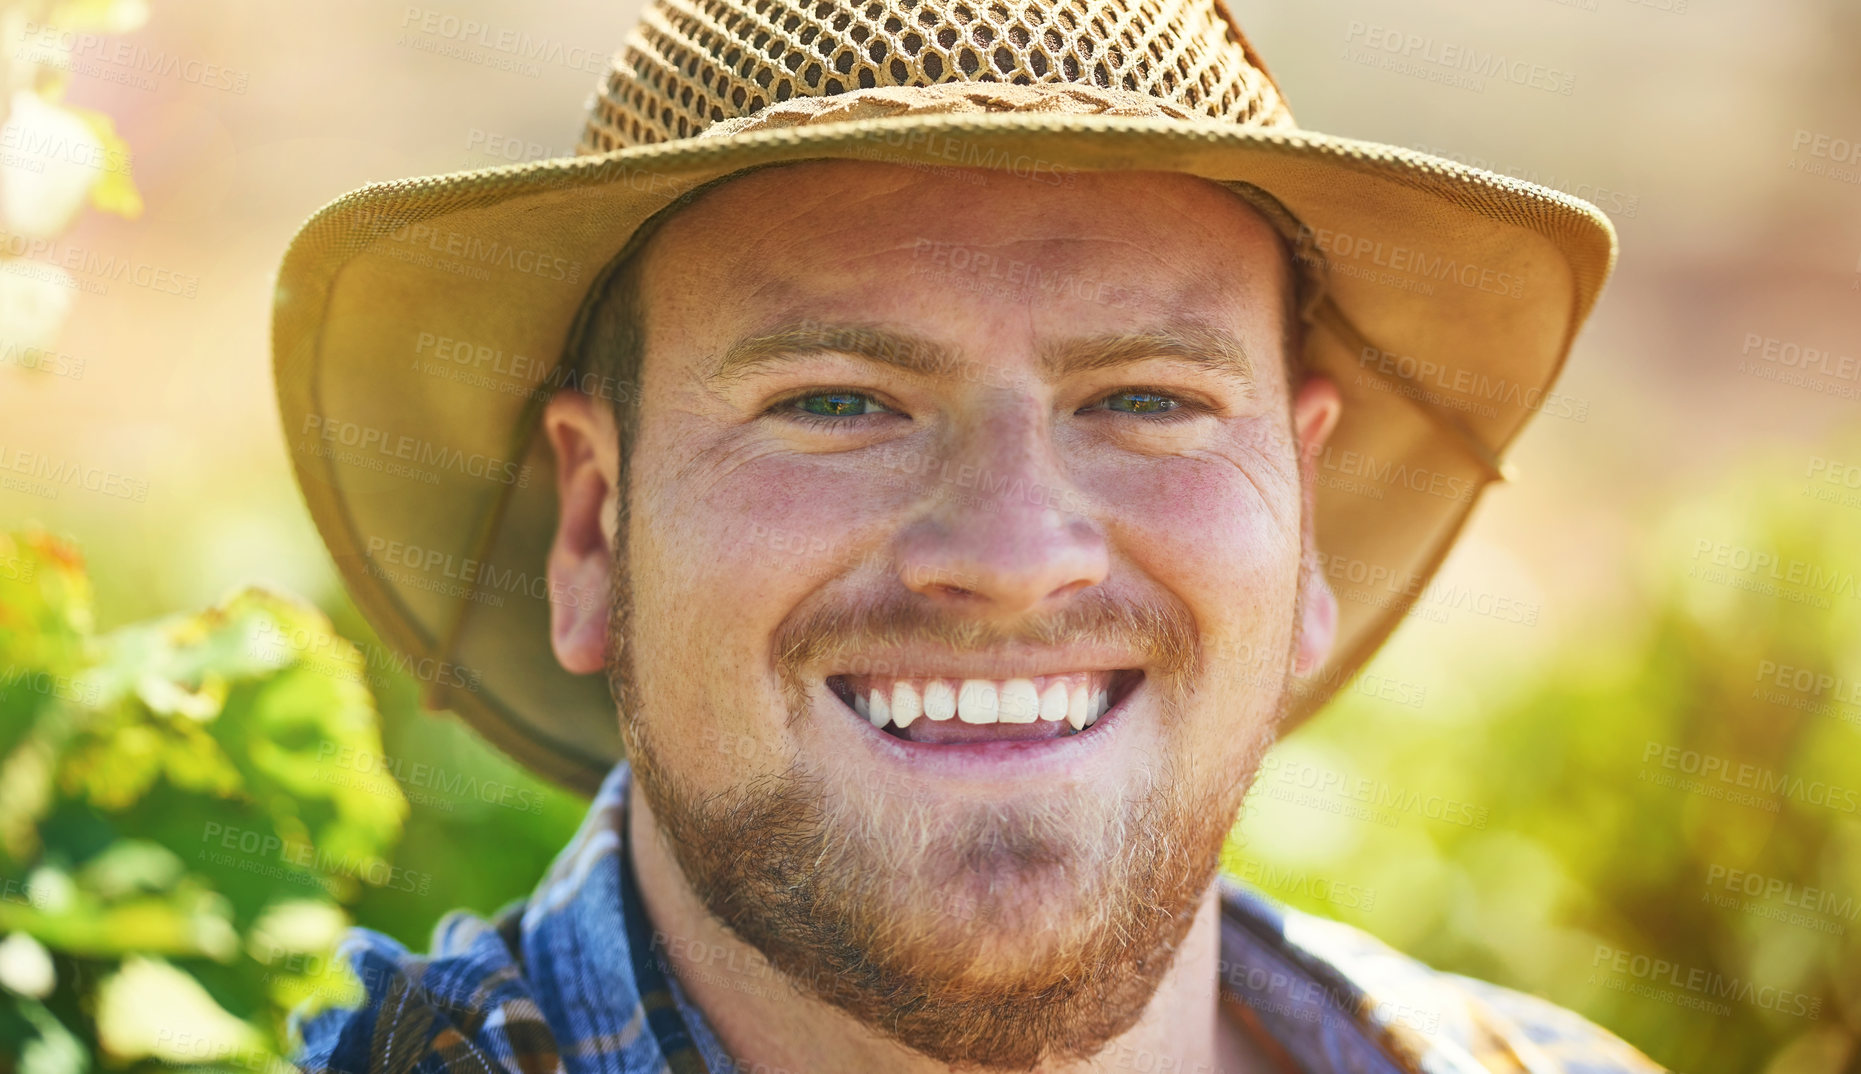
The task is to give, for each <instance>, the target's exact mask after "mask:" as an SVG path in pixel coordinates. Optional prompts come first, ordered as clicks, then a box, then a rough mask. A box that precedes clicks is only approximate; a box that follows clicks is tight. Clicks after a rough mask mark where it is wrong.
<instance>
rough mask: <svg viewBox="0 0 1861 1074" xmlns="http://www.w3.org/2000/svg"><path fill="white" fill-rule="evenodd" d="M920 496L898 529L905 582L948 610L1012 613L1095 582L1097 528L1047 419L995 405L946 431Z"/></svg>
mask: <svg viewBox="0 0 1861 1074" xmlns="http://www.w3.org/2000/svg"><path fill="white" fill-rule="evenodd" d="M939 462H940V465H938V466H935V467H932V468H930V470H929V475H930V476H929V478H928V479H929V480H930V481H932V482H935V483H936V486H937V487H936V489H935V490H934V494H933V495H931V496H929V497H927V499H926V501H923V502H927V503H928V506H927V507H926V508H924V509H923V511H922V513H920V514H919V515H917V516H916V517H914V518H913V519H912V520H911V521H910V522H908V523H907V524H906V526H905V528H904V529H903V530H902V531H901V532H900V533H899V536H898V542H897V556H898V560H897V561H898V565H899V573H900V577H901V580H902V581H903V582H904V584H905V586H906V587H907V588H909V589H911V590H912V591H913V592H915V593H919V594H922V595H924V596H926V597H929V598H930V599H932V600H934V601H937V602H939V603H941V604H945V605H946V606H949V607H950V608H951V609H952V610H961V611H966V612H969V613H971V614H975V615H981V616H987V617H1004V618H1006V617H1012V616H1020V615H1025V614H1027V613H1029V612H1036V611H1040V610H1042V609H1043V607H1045V606H1047V605H1049V604H1057V603H1059V602H1061V601H1063V599H1064V598H1065V597H1066V596H1068V595H1069V594H1072V593H1075V592H1078V591H1080V590H1083V589H1086V588H1087V587H1089V586H1095V585H1098V584H1100V583H1101V582H1103V581H1104V580H1105V579H1106V577H1107V575H1108V574H1109V573H1110V569H1111V556H1110V552H1109V550H1108V549H1107V547H1106V541H1105V534H1104V531H1103V530H1102V529H1101V528H1100V526H1099V525H1098V524H1097V523H1096V522H1095V521H1094V520H1093V519H1091V518H1090V517H1088V516H1087V514H1086V513H1085V511H1084V506H1083V503H1084V501H1083V497H1081V496H1080V495H1079V493H1078V491H1077V490H1076V489H1075V487H1074V486H1073V485H1072V484H1071V482H1070V480H1069V479H1068V478H1067V476H1066V474H1065V472H1064V470H1063V468H1062V466H1061V465H1060V460H1059V458H1058V457H1057V454H1056V451H1055V447H1054V444H1053V442H1052V437H1051V434H1050V432H1049V429H1048V425H1047V422H1046V421H1045V420H1044V417H1043V416H1042V415H1041V414H1040V413H1038V412H1037V410H1036V409H1035V408H1034V407H1032V406H1028V405H1016V406H1003V407H998V408H996V409H995V410H994V411H992V412H991V413H990V414H989V415H987V416H986V417H984V418H982V419H981V420H979V421H977V422H976V423H975V424H974V425H973V426H971V427H970V428H968V429H965V430H964V431H963V432H961V433H959V434H957V435H955V436H954V437H953V438H952V441H951V442H950V443H949V444H948V450H947V453H946V454H945V456H944V458H943V459H941V460H939Z"/></svg>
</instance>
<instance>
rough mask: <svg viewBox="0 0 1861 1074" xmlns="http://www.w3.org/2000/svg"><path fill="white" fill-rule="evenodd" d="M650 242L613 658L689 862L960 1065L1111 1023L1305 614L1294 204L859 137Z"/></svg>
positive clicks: (639, 744)
mask: <svg viewBox="0 0 1861 1074" xmlns="http://www.w3.org/2000/svg"><path fill="white" fill-rule="evenodd" d="M642 256H643V257H644V258H645V261H644V263H643V264H642V266H641V268H642V276H641V278H642V280H643V285H642V286H643V290H642V292H641V302H642V308H643V310H644V314H645V324H646V346H645V360H644V366H643V372H642V388H643V392H642V398H643V399H644V400H645V402H644V403H643V404H642V406H641V411H640V414H639V424H638V432H637V439H636V441H635V443H634V445H633V452H632V455H631V461H630V466H631V478H630V486H629V488H628V489H627V490H625V491H626V495H627V503H628V507H629V511H628V515H627V518H626V519H625V520H624V521H623V522H622V523H621V526H622V527H623V530H622V532H621V533H620V534H619V535H618V536H619V537H620V538H621V540H619V541H617V543H618V544H619V545H620V546H621V547H620V548H619V550H618V552H619V558H618V559H617V561H616V562H615V564H614V569H615V572H616V577H615V582H616V586H615V591H616V594H617V597H618V598H619V599H618V600H617V602H616V608H615V614H614V619H613V622H612V624H611V626H610V628H609V636H608V642H609V645H610V646H611V653H610V661H609V662H610V674H611V675H613V677H614V678H615V680H616V685H617V687H619V695H620V696H622V697H624V698H626V699H627V701H628V703H629V705H630V706H631V707H632V710H633V711H630V712H628V713H625V714H624V716H623V723H624V728H625V731H626V735H627V741H628V753H629V757H630V758H631V760H632V762H633V765H634V769H635V772H636V775H637V776H638V779H639V785H640V789H641V791H642V793H643V794H644V795H645V797H646V800H647V802H648V803H649V805H650V807H651V809H652V812H653V815H654V817H655V818H656V820H657V821H658V823H659V825H660V827H661V829H662V831H664V833H665V834H666V835H667V836H668V837H669V840H670V842H671V844H672V847H673V850H674V853H675V855H676V857H677V858H678V861H679V864H680V867H681V869H682V870H683V872H684V874H685V878H686V880H687V881H688V882H689V884H690V885H691V887H692V889H693V890H694V891H695V892H696V893H697V895H698V896H699V898H700V899H702V900H703V902H704V903H705V905H706V906H707V907H708V908H709V909H710V911H711V912H712V913H713V914H714V915H716V916H717V917H718V918H719V919H721V920H722V921H723V922H724V923H725V924H727V925H729V926H730V927H731V928H732V929H733V930H734V931H735V932H736V933H737V934H738V935H740V936H741V937H743V938H744V939H745V940H746V941H748V942H750V943H752V944H754V945H755V946H756V947H758V948H759V949H760V950H762V951H763V953H764V954H765V955H767V956H768V957H769V958H770V960H771V962H772V963H773V964H774V965H775V966H776V967H777V968H779V969H781V970H783V971H784V972H785V973H787V974H788V975H789V976H790V977H791V978H793V979H794V980H795V981H796V982H797V983H798V985H799V986H800V987H802V988H803V989H804V991H812V992H813V993H814V994H816V995H818V996H820V997H821V998H823V999H826V1000H828V1001H830V1002H833V1003H836V1004H838V1005H839V1006H841V1007H842V1008H844V1009H846V1010H847V1011H849V1012H850V1013H852V1014H854V1015H855V1016H857V1017H859V1018H861V1019H863V1020H865V1021H866V1022H867V1023H869V1024H871V1025H873V1026H874V1027H875V1028H878V1029H880V1030H881V1031H883V1032H886V1033H889V1034H890V1035H892V1036H894V1037H896V1038H897V1039H899V1040H900V1041H902V1042H903V1043H905V1044H907V1045H909V1046H911V1047H914V1048H917V1049H918V1050H920V1051H923V1052H925V1053H926V1054H929V1055H931V1056H933V1057H935V1058H940V1059H944V1060H946V1061H954V1060H958V1059H962V1060H967V1061H970V1062H983V1063H985V1064H986V1063H993V1064H995V1065H1001V1066H1026V1065H1028V1064H1030V1063H1032V1062H1033V1061H1034V1060H1035V1059H1037V1058H1038V1057H1039V1056H1040V1055H1042V1054H1043V1053H1044V1054H1052V1055H1058V1056H1084V1055H1089V1054H1092V1053H1093V1052H1095V1051H1097V1050H1098V1049H1099V1048H1100V1047H1102V1046H1103V1044H1104V1043H1105V1042H1106V1041H1108V1040H1110V1039H1111V1038H1112V1037H1114V1036H1116V1035H1117V1034H1118V1033H1120V1032H1122V1031H1123V1030H1124V1029H1126V1028H1128V1027H1129V1026H1130V1025H1131V1024H1132V1022H1134V1021H1135V1019H1136V1018H1137V1017H1138V1016H1139V1014H1141V1012H1142V1009H1143V1007H1144V1006H1145V1004H1146V1003H1147V1002H1148V1001H1149V999H1150V996H1151V994H1152V992H1153V991H1154V989H1155V987H1156V984H1157V981H1158V980H1159V978H1160V977H1161V975H1162V974H1163V973H1164V972H1165V970H1167V968H1168V966H1169V963H1170V960H1171V958H1172V957H1173V953H1174V949H1175V946H1176V945H1177V943H1178V942H1179V941H1180V940H1181V938H1182V936H1183V934H1184V933H1185V931H1186V930H1187V928H1188V926H1189V924H1190V923H1191V920H1192V918H1193V915H1194V912H1195V910H1196V908H1197V905H1198V904H1199V902H1200V901H1201V899H1202V897H1203V895H1204V894H1205V893H1206V891H1207V888H1208V885H1209V883H1210V882H1211V881H1212V879H1213V875H1214V870H1215V868H1216V861H1217V855H1218V852H1219V849H1220V846H1221V843H1222V840H1223V837H1224V836H1225V834H1226V833H1227V831H1228V830H1229V827H1230V825H1231V824H1232V822H1233V820H1234V816H1235V812H1236V810H1237V809H1238V808H1239V804H1240V800H1241V797H1242V795H1243V793H1244V791H1245V789H1246V786H1247V784H1248V783H1249V781H1250V780H1251V778H1252V774H1253V771H1254V767H1255V765H1256V763H1257V761H1258V759H1259V757H1260V755H1261V753H1262V751H1263V750H1264V749H1265V747H1266V745H1267V743H1268V742H1269V741H1270V739H1271V736H1272V732H1273V729H1274V727H1275V725H1276V722H1277V717H1278V716H1279V714H1280V711H1281V704H1282V701H1283V700H1284V697H1285V687H1286V677H1287V674H1288V671H1289V668H1290V666H1291V659H1292V656H1293V654H1294V651H1295V642H1296V641H1297V640H1298V639H1297V637H1296V634H1297V631H1296V629H1295V627H1296V625H1297V621H1298V620H1297V614H1298V611H1297V610H1298V607H1299V604H1300V601H1299V597H1300V586H1301V583H1302V572H1301V553H1302V540H1301V532H1302V526H1301V521H1302V517H1303V514H1304V512H1303V509H1302V505H1303V499H1302V488H1301V480H1300V468H1299V456H1298V443H1297V440H1296V438H1295V432H1294V428H1293V422H1292V421H1289V417H1288V415H1289V396H1288V391H1289V388H1288V385H1287V383H1286V380H1285V375H1284V372H1283V369H1282V338H1283V335H1282V333H1283V329H1284V325H1283V324H1282V315H1281V309H1282V306H1283V298H1284V291H1283V289H1284V288H1286V287H1287V286H1289V281H1288V276H1287V272H1286V268H1285V260H1284V255H1283V253H1282V252H1281V248H1280V246H1279V243H1278V240H1277V238H1276V236H1275V235H1274V234H1273V232H1272V230H1271V228H1270V227H1269V226H1268V225H1267V223H1266V222H1265V221H1264V220H1263V219H1262V218H1261V217H1259V216H1258V215H1257V214H1256V213H1255V212H1253V211H1252V210H1251V209H1249V208H1247V207H1246V206H1245V205H1244V204H1243V203H1242V202H1240V201H1239V199H1238V198H1236V197H1235V196H1233V195H1232V194H1230V193H1228V192H1227V191H1224V190H1222V189H1220V188H1218V187H1216V186H1214V185H1213V184H1210V183H1206V182H1204V181H1201V180H1198V179H1194V178H1190V177H1183V176H1174V175H1140V174H1133V173H1108V174H1080V175H1076V176H1069V177H1067V178H1066V181H1065V182H1064V183H1063V184H1062V185H1058V186H1048V185H1044V184H1038V183H1031V182H1026V181H1019V180H1015V179H1012V178H1008V177H1005V176H1002V175H999V174H994V173H987V172H979V171H977V172H969V171H955V170H947V171H938V172H926V171H920V170H913V169H906V168H901V167H895V166H888V165H879V164H867V163H850V162H836V163H815V164H804V165H795V166H789V167H784V168H778V169H772V170H768V171H763V172H758V173H753V174H750V175H748V176H745V177H741V178H738V179H736V180H734V181H731V182H729V183H727V184H724V185H722V186H720V187H718V188H716V189H715V190H713V191H711V192H710V193H708V194H706V195H704V196H703V197H702V198H700V199H699V200H697V201H696V202H694V203H693V204H692V205H690V206H689V207H687V208H685V209H684V210H682V211H681V212H680V213H679V214H678V215H676V216H675V217H673V218H672V219H671V220H670V221H668V222H667V224H666V225H665V227H664V228H663V230H661V231H660V233H659V234H658V235H657V236H656V237H655V238H654V239H653V240H652V241H651V243H650V244H649V245H648V246H647V247H646V249H645V251H644V253H643V255H642ZM1332 399H1333V400H1335V396H1333V397H1332ZM1329 416H1335V402H1333V403H1332V410H1331V413H1330V415H1329ZM1329 416H1328V417H1326V418H1325V419H1323V420H1321V421H1318V422H1317V423H1316V424H1317V425H1318V426H1322V427H1323V428H1327V429H1328V427H1329ZM1318 435H1319V436H1321V437H1322V435H1323V434H1322V432H1320V433H1319V434H1318ZM1310 581H1311V584H1314V585H1316V584H1322V583H1318V582H1317V581H1316V580H1315V579H1312V580H1310ZM559 650H560V644H559ZM953 708H954V710H955V711H954V714H952V711H951V710H952V709H953ZM907 718H908V722H906V721H907ZM881 721H884V722H885V726H883V727H880V726H875V724H877V723H879V722H881ZM901 722H903V723H904V726H902V727H901V726H900V723H901Z"/></svg>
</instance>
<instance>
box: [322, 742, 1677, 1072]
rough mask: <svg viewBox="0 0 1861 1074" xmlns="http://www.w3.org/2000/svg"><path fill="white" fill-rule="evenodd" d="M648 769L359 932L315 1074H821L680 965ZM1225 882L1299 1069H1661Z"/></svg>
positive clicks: (1239, 932) (1235, 989)
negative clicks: (421, 933)
mask: <svg viewBox="0 0 1861 1074" xmlns="http://www.w3.org/2000/svg"><path fill="white" fill-rule="evenodd" d="M629 778H630V770H629V769H628V767H627V765H626V764H624V763H622V764H621V765H619V766H617V767H616V768H615V769H614V771H613V772H612V773H611V774H610V775H609V776H608V778H607V780H606V782H605V783H604V784H603V785H602V788H601V791H600V793H599V794H598V795H597V796H596V797H595V800H594V804H593V807H592V808H591V809H590V810H589V813H588V818H587V820H586V821H585V822H584V823H583V824H582V827H581V830H580V831H578V832H577V833H576V835H575V838H574V839H573V840H572V841H571V842H570V843H569V845H568V847H567V848H566V849H564V850H563V852H562V854H561V855H560V856H559V857H558V858H557V859H556V862H555V864H554V865H553V866H551V868H550V871H549V875H548V876H547V877H546V878H545V879H544V880H543V882H542V884H541V885H540V886H539V887H538V888H537V889H536V892H535V893H534V894H533V895H532V896H531V897H530V898H529V900H528V901H526V902H523V903H519V904H517V905H515V906H512V907H510V908H508V909H506V910H505V911H503V912H502V913H500V914H498V915H497V916H496V917H495V918H494V919H493V920H490V921H486V920H484V919H481V918H478V917H474V916H472V915H470V914H467V913H464V912H459V913H454V914H451V915H449V916H448V917H446V918H445V919H444V920H443V921H441V922H440V924H439V926H438V928H437V929H436V930H435V931H434V936H433V953H432V954H431V955H428V956H426V957H419V956H415V955H413V954H410V953H409V952H408V951H407V950H406V949H405V948H403V947H402V946H400V945H399V944H398V943H396V942H394V941H393V940H391V939H389V938H387V937H386V936H383V935H381V934H380V933H376V932H370V931H368V930H366V929H357V930H354V931H353V932H352V933H351V934H350V936H349V938H348V939H347V940H345V942H344V944H343V946H342V949H341V952H340V957H342V958H344V959H345V960H346V961H347V963H348V964H349V965H350V966H351V967H352V968H353V969H354V970H355V973H356V975H357V977H358V978H359V979H360V980H361V982H362V984H363V987H364V990H365V993H366V995H365V998H364V1000H363V1002H362V1004H361V1005H360V1006H359V1007H357V1008H354V1009H336V1010H324V1011H321V1012H319V1013H316V1014H315V1015H313V1016H311V1017H308V1018H304V1019H295V1018H294V1019H293V1023H294V1026H295V1028H296V1030H297V1031H299V1032H301V1033H302V1035H303V1041H304V1045H303V1048H302V1050H301V1051H300V1052H299V1054H298V1056H297V1063H298V1065H299V1066H300V1067H302V1068H304V1069H306V1070H309V1071H313V1072H323V1071H331V1072H342V1074H440V1072H442V1071H447V1072H471V1074H492V1072H510V1074H547V1072H562V1074H584V1072H587V1074H593V1072H596V1071H600V1072H606V1074H661V1072H671V1074H704V1072H710V1074H727V1072H728V1074H737V1072H741V1074H751V1071H752V1069H753V1070H754V1071H755V1072H756V1074H822V1072H817V1071H788V1072H784V1071H779V1070H772V1069H771V1068H770V1067H768V1066H767V1065H766V1064H759V1065H756V1066H755V1067H754V1068H752V1066H751V1065H750V1064H749V1063H739V1062H737V1061H736V1060H734V1059H732V1057H731V1056H730V1054H729V1053H728V1052H727V1051H726V1050H725V1049H724V1047H723V1046H722V1045H721V1044H720V1043H719V1042H718V1039H717V1037H716V1035H715V1034H714V1033H713V1032H712V1031H711V1028H710V1025H709V1024H708V1023H707V1022H706V1021H705V1018H704V1014H703V1012H701V1011H699V1010H698V1009H697V1007H696V1006H694V1005H693V1004H692V1003H691V1002H690V1000H689V999H687V998H686V996H685V994H684V991H683V990H682V989H681V988H680V987H679V983H678V981H677V979H676V978H675V977H674V976H673V975H672V974H671V973H670V972H668V963H667V962H666V961H665V960H664V955H663V953H662V952H660V951H659V950H658V948H659V945H658V944H656V943H654V941H653V933H652V926H651V924H650V922H649V921H648V919H647V916H646V911H645V909H644V906H643V905H642V903H641V901H640V893H639V889H638V887H637V886H636V885H635V883H634V879H633V871H632V869H631V868H630V867H629V864H628V862H629V857H628V854H627V848H626V840H627V834H626V833H627V824H626V804H627V785H628V781H629ZM1221 883H1222V891H1221V904H1222V921H1221V962H1220V974H1221V982H1220V985H1221V1000H1222V1008H1223V1010H1224V1011H1225V1012H1226V1013H1227V1015H1228V1016H1229V1017H1231V1018H1233V1019H1234V1020H1235V1021H1236V1022H1237V1023H1238V1024H1239V1025H1241V1026H1242V1027H1243V1028H1244V1029H1246V1030H1247V1031H1248V1032H1249V1034H1251V1035H1252V1037H1253V1038H1254V1040H1255V1042H1256V1044H1258V1045H1259V1047H1260V1049H1261V1051H1262V1052H1263V1053H1264V1054H1266V1055H1268V1056H1270V1057H1272V1059H1273V1060H1274V1061H1275V1062H1276V1063H1277V1065H1278V1066H1279V1067H1280V1068H1281V1069H1282V1070H1286V1071H1315V1072H1339V1074H1342V1072H1346V1071H1349V1072H1352V1074H1369V1072H1375V1074H1471V1072H1476V1071H1478V1072H1487V1071H1513V1072H1520V1074H1526V1072H1529V1074H1544V1072H1551V1071H1563V1072H1569V1074H1579V1072H1580V1074H1605V1072H1641V1071H1659V1070H1660V1069H1661V1068H1660V1067H1658V1066H1656V1065H1655V1064H1654V1063H1652V1062H1650V1061H1649V1060H1648V1059H1647V1058H1645V1057H1644V1056H1642V1055H1641V1054H1640V1053H1639V1052H1637V1051H1635V1050H1634V1049H1633V1048H1630V1047H1629V1046H1628V1045H1626V1044H1624V1043H1622V1042H1621V1041H1620V1040H1618V1039H1616V1038H1615V1037H1613V1036H1611V1035H1610V1034H1609V1033H1607V1032H1605V1031H1603V1030H1601V1029H1599V1028H1597V1027H1596V1026H1594V1025H1592V1024H1590V1023H1589V1022H1586V1021H1584V1020H1583V1019H1582V1018H1579V1017H1577V1016H1576V1015H1574V1014H1572V1013H1570V1012H1568V1011H1566V1010H1564V1009H1562V1008H1560V1007H1557V1006H1554V1005H1552V1004H1550V1003H1547V1002H1545V1001H1543V1000H1540V999H1535V998H1533V997H1531V996H1527V995H1524V994H1522V993H1518V992H1512V991H1508V990H1506V989H1502V988H1498V987H1496V986H1493V985H1489V984H1486V983H1484V982H1480V981H1476V980H1473V979H1471V978H1466V977H1458V976H1454V975H1451V974H1444V973H1438V972H1436V971H1434V970H1431V969H1429V968H1428V967H1426V966H1423V965H1422V964H1420V963H1418V962H1416V961H1414V960H1413V959H1410V958H1408V957H1406V956H1404V955H1401V954H1398V953H1397V952H1395V951H1394V950H1392V949H1390V948H1389V947H1387V946H1385V945H1383V944H1381V943H1379V942H1378V941H1376V940H1374V939H1372V938H1371V937H1369V936H1368V935H1367V934H1365V933H1362V932H1360V931H1358V930H1356V929H1352V928H1348V927H1346V926H1344V925H1340V924H1337V923H1335V922H1331V921H1326V920H1324V919H1321V918H1316V917H1312V916H1309V915H1306V914H1300V913H1297V912H1295V911H1291V910H1287V909H1285V908H1283V907H1280V906H1278V905H1276V904H1274V903H1273V902H1271V901H1269V900H1268V899H1266V898H1265V897H1263V896H1261V895H1259V894H1256V893H1254V892H1252V891H1249V890H1247V889H1246V888H1244V887H1242V886H1240V885H1239V884H1237V883H1236V882H1234V881H1233V880H1232V879H1229V878H1225V877H1224V878H1223V880H1222V882H1221ZM1112 1047H1113V1048H1116V1047H1118V1045H1117V1044H1115V1043H1114V1044H1113V1045H1112Z"/></svg>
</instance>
